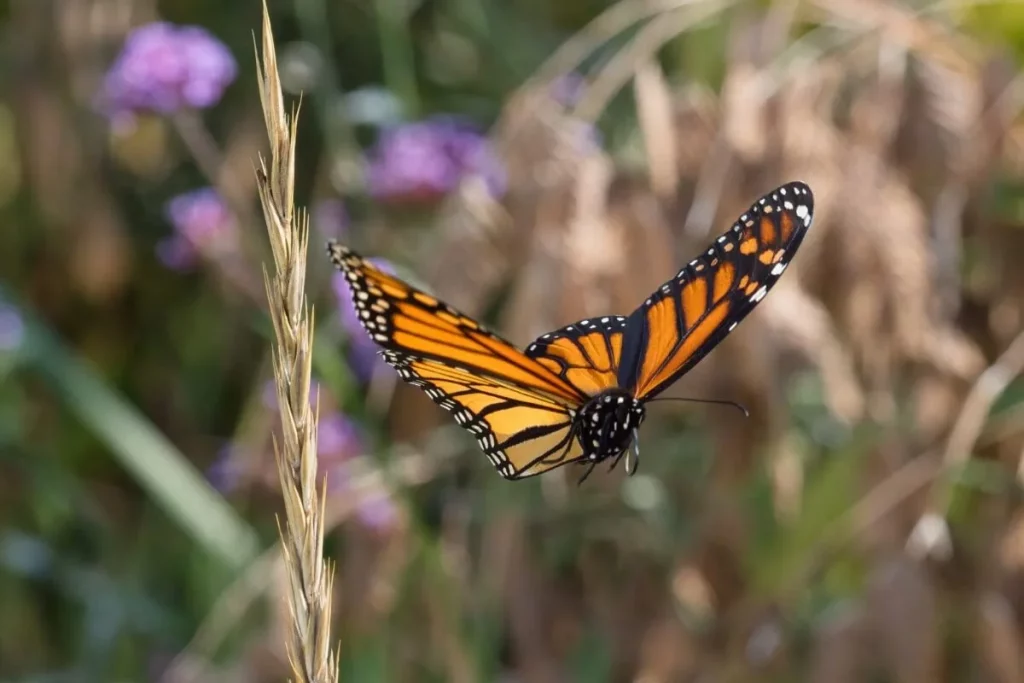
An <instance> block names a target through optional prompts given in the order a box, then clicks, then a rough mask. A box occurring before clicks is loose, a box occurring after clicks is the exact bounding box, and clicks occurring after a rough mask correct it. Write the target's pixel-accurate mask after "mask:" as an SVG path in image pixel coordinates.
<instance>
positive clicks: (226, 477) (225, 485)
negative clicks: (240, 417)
mask: <svg viewBox="0 0 1024 683" xmlns="http://www.w3.org/2000/svg"><path fill="white" fill-rule="evenodd" d="M237 451H238V447H237V446H236V445H235V444H233V443H226V444H224V445H223V446H221V449H220V450H219V451H218V452H217V457H216V458H215V459H214V461H213V462H212V463H210V466H209V467H208V468H206V478H207V479H208V480H209V482H210V485H211V486H213V488H215V489H217V490H218V491H220V492H221V493H231V492H232V491H234V490H235V489H237V488H238V485H239V484H240V483H241V482H242V474H243V471H242V466H241V464H240V463H239V462H238V453H237Z"/></svg>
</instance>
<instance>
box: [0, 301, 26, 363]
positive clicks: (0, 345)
mask: <svg viewBox="0 0 1024 683" xmlns="http://www.w3.org/2000/svg"><path fill="white" fill-rule="evenodd" d="M24 337H25V322H24V321H23V320H22V319H21V314H20V313H18V310H17V309H16V308H14V306H11V305H9V304H5V303H4V302H2V301H0V351H13V350H14V349H16V348H18V347H19V346H20V345H21V341H22V339H24Z"/></svg>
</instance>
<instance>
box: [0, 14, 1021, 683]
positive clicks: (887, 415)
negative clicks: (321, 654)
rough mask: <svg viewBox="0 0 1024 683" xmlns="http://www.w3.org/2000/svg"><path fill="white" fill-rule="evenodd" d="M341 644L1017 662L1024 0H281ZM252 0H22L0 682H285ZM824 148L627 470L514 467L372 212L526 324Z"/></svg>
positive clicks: (5, 39)
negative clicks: (426, 318) (429, 325)
mask: <svg viewBox="0 0 1024 683" xmlns="http://www.w3.org/2000/svg"><path fill="white" fill-rule="evenodd" d="M269 5H270V13H271V17H272V20H273V24H274V28H275V32H276V36H277V41H278V51H279V59H280V67H281V74H282V79H283V83H284V87H285V89H286V91H287V92H288V93H290V94H292V95H297V94H298V93H300V92H301V93H303V94H304V95H303V104H302V107H303V108H302V115H301V118H300V121H299V149H298V159H299V167H298V169H297V195H298V202H299V203H300V204H302V205H304V206H307V207H308V208H309V210H310V215H311V221H312V233H313V234H312V236H311V245H310V253H309V286H310V290H309V296H310V298H311V299H312V300H313V301H314V302H315V304H316V313H317V315H316V323H317V342H316V343H317V348H316V351H317V353H316V357H315V359H314V375H315V378H316V380H317V387H316V389H317V390H318V391H319V397H320V411H321V424H320V427H319V456H320V467H321V470H322V472H323V473H325V474H327V475H328V485H329V488H330V493H329V497H328V508H327V512H326V514H327V527H328V528H327V541H326V552H327V554H328V556H329V557H330V558H332V559H333V560H334V561H335V562H336V570H337V582H336V586H335V588H336V593H335V596H334V600H335V602H334V613H335V623H334V625H333V635H334V638H335V641H336V643H337V647H338V649H339V651H340V666H341V680H343V681H367V682H372V681H452V682H455V683H463V682H470V681H506V682H509V683H511V682H515V681H523V682H526V681H530V682H533V681H539V682H544V683H546V682H557V681H609V682H612V681H636V682H638V683H640V682H642V683H657V682H660V681H694V682H696V681H700V682H719V681H810V682H812V683H823V682H828V683H844V682H847V681H851V682H852V681H857V682H862V681H879V682H882V681H892V682H896V683H917V682H921V683H924V682H933V681H949V682H954V681H979V682H992V683H1013V682H1021V681H1024V506H1022V499H1021V490H1022V489H1021V483H1022V481H1024V465H1022V454H1024V382H1021V381H1020V380H1019V379H1018V375H1019V374H1020V373H1021V371H1022V369H1024V268H1022V267H1021V263H1022V262H1024V185H1022V181H1024V125H1022V123H1024V119H1022V117H1021V116H1020V112H1021V109H1022V107H1024V77H1022V71H1021V59H1022V57H1024V4H1020V3H1017V2H1001V3H989V2H982V1H978V2H972V1H968V2H955V1H943V0H938V1H931V0H929V1H927V2H897V1H895V0H891V1H884V0H776V1H774V2H770V3H769V2H750V1H746V0H621V1H619V2H611V1H609V0H560V1H559V2H540V1H537V0H517V1H515V2H503V1H501V0H338V1H328V0H291V1H286V0H273V1H272V2H270V3H269ZM259 22H260V4H259V3H258V2H256V1H255V0H252V1H251V2H233V3H209V2H195V1H193V0H165V1H162V2H156V1H154V0H49V1H47V0H5V1H4V2H0V27H2V37H0V55H2V59H3V62H4V65H5V67H6V68H5V70H4V72H5V77H4V78H3V79H2V80H0V89H2V91H0V92H2V96H0V216H2V223H3V226H4V227H3V229H2V230H0V520H2V522H0V681H4V682H8V681H11V682H14V681H18V682H21V681H26V682H27V681H47V682H50V681H53V682H63V681H76V682H77V681H167V682H168V683H179V682H184V681H196V682H203V681H278V680H282V679H283V678H285V677H286V676H287V675H288V673H289V672H288V666H287V662H286V658H285V652H284V642H285V639H284V633H285V632H286V629H287V620H288V613H287V603H286V601H285V597H284V596H285V591H286V582H285V576H284V573H283V571H282V565H281V559H280V554H279V551H278V540H279V535H278V528H277V518H278V516H279V515H280V513H281V510H282V507H281V496H280V490H279V485H278V479H277V473H276V469H275V465H274V460H273V448H272V443H271V438H272V435H273V433H274V432H275V431H276V430H277V429H278V425H277V420H278V418H277V408H276V405H275V401H276V394H275V392H274V390H273V385H272V377H273V374H272V367H271V358H270V354H269V349H270V342H271V339H272V329H271V326H270V322H269V318H268V315H267V309H266V298H265V292H264V289H263V283H262V268H263V265H262V264H263V263H269V255H268V248H267V238H266V230H265V227H264V225H263V222H262V216H261V213H260V210H259V205H258V202H257V199H256V194H255V186H254V175H253V168H254V164H255V163H256V162H257V155H258V154H259V153H261V152H263V151H264V150H265V149H266V132H265V130H264V124H263V119H262V113H261V110H260V105H259V98H258V93H257V89H256V77H255V71H254V57H253V34H254V32H256V33H257V34H258V31H259V27H260V23H259ZM794 179H799V180H803V181H805V182H807V183H809V184H810V185H811V187H812V188H813V190H814V192H815V195H816V206H817V210H816V217H815V221H814V225H813V228H812V229H811V232H810V234H809V236H808V238H807V240H806V241H805V242H804V245H803V247H802V248H801V250H800V252H799V254H798V255H797V257H796V259H795V261H794V262H793V265H792V266H791V268H790V272H789V274H787V275H786V277H784V278H783V279H782V280H781V281H780V283H779V285H778V286H777V287H776V288H775V289H774V290H773V291H772V293H771V294H770V295H769V296H768V297H767V298H766V300H765V301H764V303H763V304H762V305H761V306H759V307H758V309H757V311H756V312H755V313H754V314H752V315H751V316H750V317H749V318H748V319H747V320H746V322H744V323H743V325H741V326H740V327H739V328H738V329H737V331H736V332H735V333H733V334H732V335H731V336H730V337H729V338H728V339H727V340H726V342H725V343H723V344H722V345H721V347H720V348H719V349H718V350H716V351H715V352H714V353H713V354H712V355H711V356H710V357H708V358H707V359H706V360H705V361H704V362H702V363H701V364H700V366H699V367H698V368H697V369H696V370H694V371H693V372H692V373H690V374H689V375H688V376H687V377H685V378H684V379H683V380H682V381H680V382H679V383H677V385H676V386H675V387H674V388H673V389H672V390H671V392H670V394H669V395H672V396H690V397H703V398H716V399H724V400H733V401H738V402H740V403H742V404H743V405H744V406H746V408H747V409H748V410H749V411H750V417H749V418H747V419H744V418H743V417H742V416H741V415H740V414H739V413H738V412H737V411H734V410H730V409H728V408H723V407H719V406H696V405H688V404H678V403H676V404H661V405H657V406H653V407H652V408H651V409H650V410H649V413H648V421H647V423H646V424H645V425H644V430H643V431H644V433H643V442H644V446H643V452H644V458H643V462H642V465H641V468H640V470H639V472H638V473H637V475H636V476H633V477H631V478H630V477H626V476H624V473H623V469H622V468H621V467H620V468H619V469H618V470H616V471H615V472H612V473H610V474H608V473H606V472H604V471H603V470H600V469H599V470H598V471H595V473H594V475H593V476H591V477H590V479H589V480H588V481H587V482H586V484H585V485H584V486H582V487H579V488H577V487H576V480H577V478H578V477H579V475H580V473H581V472H580V470H579V469H578V468H575V467H570V468H565V469H564V470H559V471H557V472H554V473H551V474H549V475H547V476H544V477H540V478H535V479H531V480H528V481H522V482H508V481H505V480H503V479H502V478H501V477H500V476H499V475H498V474H497V473H496V472H495V471H494V470H493V469H492V467H491V466H490V464H489V463H488V462H487V459H486V458H485V457H484V456H483V455H482V454H481V453H480V452H479V450H478V449H477V447H476V444H475V441H474V440H473V439H472V438H471V437H470V436H469V435H468V434H466V433H464V432H463V431H462V430H460V429H459V428H458V427H456V426H455V424H454V422H453V421H452V420H450V419H449V418H448V416H447V415H446V414H444V413H443V412H442V411H440V410H439V409H438V408H436V407H435V406H434V405H433V404H431V403H430V401H429V400H428V399H427V398H426V397H425V396H423V395H422V394H421V393H420V392H418V391H417V390H414V389H411V388H409V387H406V386H404V385H401V383H400V382H397V381H396V376H395V374H394V373H393V372H392V371H391V370H390V369H389V368H387V367H386V366H383V365H381V363H380V361H379V360H378V358H377V357H376V356H375V353H374V347H373V345H372V344H371V343H370V342H369V341H368V338H367V337H366V336H365V335H364V334H363V333H362V331H361V330H360V329H359V328H358V326H357V325H356V322H355V318H354V315H353V312H352V309H351V307H350V304H349V303H348V301H347V300H346V298H345V297H346V296H347V290H346V288H345V284H344V282H341V281H339V280H338V278H337V276H336V275H335V274H334V273H333V272H332V270H331V268H330V264H329V263H328V260H327V258H326V256H325V254H324V252H323V250H322V245H323V242H324V241H325V240H326V239H327V238H329V237H338V238H341V239H343V240H345V241H346V242H347V243H349V244H351V245H352V246H353V247H355V248H357V249H359V250H360V251H362V252H364V253H365V254H367V255H371V256H374V257H375V258H377V259H379V263H381V264H383V265H384V266H385V267H387V268H390V269H392V270H393V271H395V272H397V273H399V274H401V275H402V276H403V277H406V278H407V279H409V280H411V281H413V282H416V283H418V284H420V285H421V286H424V287H426V288H428V289H429V290H431V291H433V292H435V293H437V294H438V295H439V296H441V297H442V298H445V299H447V300H448V301H450V302H451V303H452V304H454V305H456V306H457V307H460V308H461V309H462V310H464V311H465V312H467V313H469V314H471V315H474V316H477V317H479V318H480V319H481V320H485V321H487V322H488V323H489V324H490V325H492V326H493V327H494V328H495V329H497V330H498V331H500V332H501V333H502V334H503V335H505V336H506V337H507V338H509V339H511V340H512V341H514V342H516V343H519V344H523V345H525V344H526V343H528V342H529V341H530V340H532V339H533V338H535V337H536V336H538V335H540V334H542V333H544V332H547V331H550V330H552V329H554V328H556V327H559V326H561V325H564V324H567V323H569V322H573V321H576V320H578V319H581V318H585V317H588V316H594V315H600V314H611V313H615V314H627V313H628V312H629V311H631V310H632V308H633V307H634V306H636V305H637V304H638V303H639V302H640V301H642V300H643V298H644V297H646V296H647V294H648V293H649V292H650V291H652V290H653V289H654V288H655V287H657V286H658V285H660V283H661V282H662V281H663V280H665V279H666V278H667V277H669V276H670V275H672V274H673V273H674V272H675V271H676V270H677V269H678V268H679V267H680V265H681V264H683V263H685V262H687V261H688V260H690V259H691V258H692V257H693V255H695V254H696V253H698V251H699V250H701V249H702V248H703V247H704V245H705V244H706V243H708V242H709V241H710V240H711V239H713V237H714V236H716V235H717V234H718V233H719V232H721V231H723V230H724V229H725V228H726V227H727V226H728V224H729V223H730V222H731V221H732V220H733V219H734V218H735V216H737V215H738V214H739V213H740V212H741V211H743V210H744V209H745V208H746V206H747V205H748V204H749V203H750V202H751V201H753V200H754V199H755V198H756V197H758V196H759V195H760V194H761V193H763V192H766V191H768V190H770V189H772V188H774V187H775V186H776V185H778V184H781V183H782V182H785V181H788V180H794Z"/></svg>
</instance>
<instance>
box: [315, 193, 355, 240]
mask: <svg viewBox="0 0 1024 683" xmlns="http://www.w3.org/2000/svg"><path fill="white" fill-rule="evenodd" d="M313 225H314V226H316V229H317V230H319V231H320V234H321V235H323V236H324V237H326V238H328V239H336V240H342V241H344V239H345V236H346V235H347V234H348V226H349V216H348V209H346V208H345V203H344V202H343V201H341V200H340V199H324V200H323V201H320V202H317V204H316V205H314V207H313Z"/></svg>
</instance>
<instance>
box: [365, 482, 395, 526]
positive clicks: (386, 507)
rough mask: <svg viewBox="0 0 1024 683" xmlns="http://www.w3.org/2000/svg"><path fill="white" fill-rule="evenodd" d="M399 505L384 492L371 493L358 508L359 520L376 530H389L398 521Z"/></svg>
mask: <svg viewBox="0 0 1024 683" xmlns="http://www.w3.org/2000/svg"><path fill="white" fill-rule="evenodd" d="M398 515H399V513H398V506H397V505H395V501H394V499H393V498H392V497H391V496H389V495H387V494H386V493H384V492H380V493H375V494H371V495H370V497H369V498H367V499H366V500H364V501H363V502H362V504H361V505H360V506H359V509H357V510H356V516H357V517H359V521H360V522H362V523H363V524H365V525H366V526H368V527H370V528H371V529H374V530H375V531H387V530H389V529H391V528H392V527H394V526H395V524H396V523H397V522H398Z"/></svg>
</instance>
